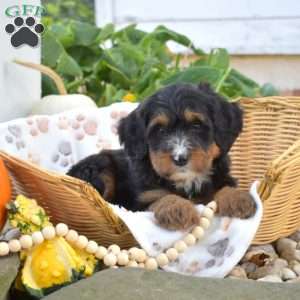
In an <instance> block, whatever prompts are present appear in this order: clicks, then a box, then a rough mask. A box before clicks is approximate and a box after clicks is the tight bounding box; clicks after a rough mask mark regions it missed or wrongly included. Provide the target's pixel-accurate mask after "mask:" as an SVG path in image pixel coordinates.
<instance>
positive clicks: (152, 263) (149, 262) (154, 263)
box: [145, 257, 158, 270]
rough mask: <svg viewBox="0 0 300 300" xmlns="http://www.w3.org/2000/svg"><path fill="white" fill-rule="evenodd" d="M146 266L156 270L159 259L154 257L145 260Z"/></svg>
mask: <svg viewBox="0 0 300 300" xmlns="http://www.w3.org/2000/svg"><path fill="white" fill-rule="evenodd" d="M145 268H146V269H147V270H156V269H157V268H158V265H157V261H156V260H155V259H154V258H152V257H150V258H148V259H147V260H146V262H145Z"/></svg>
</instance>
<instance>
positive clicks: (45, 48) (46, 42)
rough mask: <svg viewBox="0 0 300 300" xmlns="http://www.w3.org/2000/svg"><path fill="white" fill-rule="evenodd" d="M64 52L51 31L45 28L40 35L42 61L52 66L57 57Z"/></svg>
mask: <svg viewBox="0 0 300 300" xmlns="http://www.w3.org/2000/svg"><path fill="white" fill-rule="evenodd" d="M64 52H65V50H64V47H63V46H62V45H61V43H60V42H59V41H58V40H57V39H56V38H55V36H54V35H53V33H51V32H50V31H48V30H47V31H46V32H45V34H43V37H42V63H43V64H44V65H46V66H49V67H51V68H54V67H55V66H56V64H57V61H58V58H59V57H60V56H61V55H62V53H64Z"/></svg>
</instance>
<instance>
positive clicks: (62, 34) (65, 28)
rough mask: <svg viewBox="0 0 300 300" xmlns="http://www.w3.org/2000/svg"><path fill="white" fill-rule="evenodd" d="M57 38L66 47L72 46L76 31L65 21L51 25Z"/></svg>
mask: <svg viewBox="0 0 300 300" xmlns="http://www.w3.org/2000/svg"><path fill="white" fill-rule="evenodd" d="M50 30H51V32H52V34H53V35H54V36H55V38H56V39H57V40H58V41H59V42H60V43H61V44H62V45H63V46H64V47H65V48H68V47H70V46H71V45H72V44H73V43H74V40H75V36H74V33H73V31H72V29H71V27H70V26H69V25H66V24H63V23H55V24H53V25H52V26H51V27H50Z"/></svg>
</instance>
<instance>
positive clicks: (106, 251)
mask: <svg viewBox="0 0 300 300" xmlns="http://www.w3.org/2000/svg"><path fill="white" fill-rule="evenodd" d="M216 209H217V203H216V202H215V201H212V202H210V203H208V204H207V205H206V207H205V208H204V209H203V212H202V216H201V218H200V222H199V225H197V226H195V227H194V228H193V229H192V230H191V232H190V233H188V234H187V235H186V236H185V237H184V238H183V240H179V241H177V242H175V243H174V245H173V247H171V248H169V249H167V250H166V251H165V252H164V253H160V254H159V255H158V256H157V257H149V256H148V255H147V253H146V251H145V250H143V249H140V248H137V247H132V248H130V249H129V250H121V249H120V247H119V246H118V245H110V246H109V247H108V248H105V247H103V246H98V244H97V243H96V242H95V241H89V240H88V239H87V237H86V236H84V235H79V234H78V233H77V232H76V231H75V230H72V229H70V230H69V228H68V226H67V225H66V224H63V223H59V224H57V225H56V226H55V227H53V226H46V227H45V228H43V230H42V231H36V232H34V233H32V235H31V236H30V235H22V236H21V237H20V239H19V240H17V239H13V240H10V241H9V242H0V256H6V255H8V254H9V253H10V252H11V253H15V252H19V251H20V250H22V249H26V250H28V249H30V248H31V247H32V246H33V245H39V244H41V243H42V242H43V241H44V240H51V239H54V238H55V237H56V236H58V237H65V239H66V240H67V241H68V242H70V243H72V244H74V245H75V246H76V247H78V248H79V249H85V250H86V251H87V252H88V253H89V254H93V255H95V257H96V258H97V259H100V260H101V259H103V262H104V264H105V265H106V266H108V267H110V268H118V266H117V265H119V266H127V267H138V268H146V269H149V270H155V269H157V268H158V267H164V266H166V265H167V264H168V263H169V262H172V261H175V260H176V259H177V258H178V255H179V254H180V253H183V252H184V251H185V250H186V249H187V248H188V247H189V246H193V245H195V244H196V242H197V241H199V240H200V239H201V238H202V237H203V236H204V230H205V229H207V228H208V227H209V226H210V224H211V219H212V218H213V216H214V213H215V211H216Z"/></svg>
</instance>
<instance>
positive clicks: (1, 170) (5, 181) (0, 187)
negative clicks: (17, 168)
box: [0, 158, 11, 230]
mask: <svg viewBox="0 0 300 300" xmlns="http://www.w3.org/2000/svg"><path fill="white" fill-rule="evenodd" d="M10 199H11V183H10V179H9V175H8V171H7V169H6V167H5V165H4V162H3V160H2V159H1V158H0V230H1V229H2V227H3V226H4V224H5V221H6V204H7V202H8V201H9V200H10Z"/></svg>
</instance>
